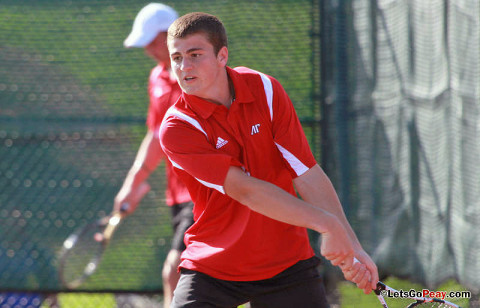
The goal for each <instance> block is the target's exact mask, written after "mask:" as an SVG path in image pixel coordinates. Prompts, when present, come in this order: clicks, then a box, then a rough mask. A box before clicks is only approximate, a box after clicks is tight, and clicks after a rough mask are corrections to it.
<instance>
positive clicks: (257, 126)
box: [251, 123, 260, 136]
mask: <svg viewBox="0 0 480 308" xmlns="http://www.w3.org/2000/svg"><path fill="white" fill-rule="evenodd" d="M259 132H260V123H258V124H255V125H252V133H251V135H252V136H253V135H255V134H258V133H259Z"/></svg>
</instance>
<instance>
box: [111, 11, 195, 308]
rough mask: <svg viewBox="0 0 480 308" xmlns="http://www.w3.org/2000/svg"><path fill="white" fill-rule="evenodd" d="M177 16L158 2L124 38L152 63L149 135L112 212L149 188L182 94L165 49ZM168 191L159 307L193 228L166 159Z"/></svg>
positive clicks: (184, 194)
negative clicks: (165, 123) (163, 133)
mask: <svg viewBox="0 0 480 308" xmlns="http://www.w3.org/2000/svg"><path fill="white" fill-rule="evenodd" d="M177 17H178V15H177V12H175V10H173V9H172V8H171V7H169V6H167V5H164V4H161V3H150V4H148V5H146V6H145V7H144V8H142V9H141V10H140V11H139V13H138V14H137V16H136V17H135V21H134V24H133V28H132V31H131V33H130V34H129V36H128V37H127V38H126V39H125V42H124V45H125V47H128V48H130V47H137V48H144V49H145V53H146V54H147V55H148V56H150V57H151V58H152V59H154V60H155V61H156V62H157V65H156V66H155V67H154V68H153V69H152V70H151V72H150V77H149V80H148V94H149V97H150V105H149V109H148V115H147V127H148V131H147V134H146V135H145V137H144V139H143V141H142V143H141V145H140V148H139V149H138V153H137V156H136V157H135V161H134V163H133V165H132V167H131V168H130V170H129V172H128V174H127V177H126V178H125V181H124V183H123V185H122V188H121V189H120V191H119V192H118V194H117V196H116V197H115V202H114V209H115V210H119V209H120V206H121V204H123V203H128V204H129V205H130V209H129V211H128V213H131V212H133V211H134V210H135V208H136V206H137V204H138V202H139V201H140V200H138V199H139V198H137V196H139V195H142V193H144V192H145V191H142V189H144V188H145V187H148V186H147V185H148V184H146V182H145V181H146V180H147V179H148V177H149V176H150V174H151V173H152V172H153V171H154V170H155V169H156V168H157V166H158V164H159V163H160V161H161V160H162V159H164V158H165V155H164V154H163V152H162V149H161V147H160V142H159V140H158V129H159V127H160V124H161V122H162V120H163V117H164V116H165V112H166V111H167V110H168V108H169V107H170V106H171V105H173V104H174V103H175V101H176V100H177V99H178V97H179V96H180V94H181V92H182V91H181V89H180V87H179V86H178V84H177V81H176V79H175V77H174V76H173V74H172V71H171V68H170V56H169V53H168V48H167V44H166V40H167V29H168V27H169V26H170V25H171V24H172V22H173V21H174V20H175V19H176V18H177ZM165 169H166V175H167V189H166V191H165V193H166V203H167V205H168V206H170V208H171V211H172V225H173V228H174V230H173V238H172V246H171V249H170V251H169V252H168V255H167V258H166V259H165V262H164V265H163V270H162V278H163V290H164V300H163V303H164V307H170V301H171V298H172V297H173V290H174V289H175V286H176V284H177V282H178V279H179V277H180V275H179V273H178V271H177V267H178V265H179V263H180V254H181V252H182V251H183V250H184V249H185V244H184V242H183V237H184V233H185V230H187V228H188V227H190V226H191V225H192V224H193V213H192V210H193V203H192V201H191V198H190V195H189V193H188V190H187V188H186V187H185V184H183V183H182V182H181V181H180V180H179V179H178V177H177V176H176V175H175V173H174V172H173V168H172V165H171V164H170V162H169V161H168V159H166V166H165Z"/></svg>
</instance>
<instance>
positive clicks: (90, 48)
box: [0, 0, 319, 291]
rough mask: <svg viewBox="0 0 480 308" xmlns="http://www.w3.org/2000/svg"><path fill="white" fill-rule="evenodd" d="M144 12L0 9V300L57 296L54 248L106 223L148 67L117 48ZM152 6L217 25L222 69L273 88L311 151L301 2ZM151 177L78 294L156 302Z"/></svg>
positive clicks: (132, 143) (156, 198)
mask: <svg viewBox="0 0 480 308" xmlns="http://www.w3.org/2000/svg"><path fill="white" fill-rule="evenodd" d="M147 3H148V2H144V1H132V0H122V1H113V0H112V1H108V0H107V1H98V0H78V1H77V0H76V1H63V0H62V1H58V0H47V1H44V0H42V1H37V0H31V1H26V0H20V1H18V0H11V1H8V0H7V1H1V2H0V291H1V290H43V291H46V290H53V291H58V290H61V289H62V287H61V285H60V284H59V281H58V279H57V278H56V277H57V271H58V253H59V251H60V248H61V246H62V243H63V241H64V240H65V238H66V237H67V236H68V235H69V234H70V233H71V232H72V231H73V230H75V229H76V228H78V227H79V226H81V225H82V224H84V223H86V222H90V221H92V220H95V219H97V218H99V217H102V216H105V215H107V214H108V213H109V212H110V210H111V208H112V204H113V198H114V196H115V195H116V193H117V192H118V190H119V189H120V186H121V184H122V181H123V179H124V177H125V175H126V172H127V171H128V169H129V167H130V166H131V164H132V162H133V159H134V156H135V153H136V150H137V149H138V146H139V144H140V142H141V140H142V138H143V136H144V134H145V132H146V129H145V124H144V122H145V116H146V112H147V107H148V97H147V78H148V73H149V71H150V69H151V68H152V67H153V66H154V64H155V63H154V62H153V61H152V60H151V59H149V58H148V57H147V56H145V54H144V52H143V50H142V49H125V48H124V47H123V40H124V39H125V38H126V36H127V35H128V33H129V32H130V30H131V26H132V23H133V19H134V17H135V15H136V14H137V12H138V11H139V10H140V9H141V8H142V7H143V6H145V5H146V4H147ZM164 3H165V4H169V5H171V6H172V7H174V8H175V9H176V10H177V11H178V12H179V14H185V13H188V12H190V11H204V12H208V13H212V14H215V15H217V16H219V17H220V18H221V19H222V21H223V22H224V23H225V26H226V28H227V32H228V35H229V51H230V60H229V61H230V66H238V65H243V66H249V67H251V68H253V69H256V70H259V71H263V72H265V73H267V74H270V75H272V76H274V77H276V78H277V79H279V80H280V81H281V82H282V83H283V85H284V87H285V88H286V90H287V91H288V92H289V94H290V96H291V98H292V100H293V101H294V102H295V105H296V107H297V111H298V113H299V116H300V117H302V119H304V120H305V122H306V123H307V125H306V126H305V129H306V131H307V133H308V135H309V138H310V140H311V141H312V147H313V148H314V149H315V148H316V140H317V138H316V137H317V131H318V127H315V126H313V125H311V124H314V123H315V119H316V118H318V110H319V104H318V102H317V103H314V94H315V91H316V90H315V89H316V87H314V80H315V81H317V82H318V77H317V76H318V69H316V70H315V69H314V67H313V66H312V58H313V54H314V52H317V51H314V49H318V45H315V46H313V44H312V41H313V39H312V31H311V29H312V25H313V23H314V22H313V18H314V17H315V18H316V21H315V22H316V23H318V12H319V11H318V9H316V10H312V3H311V2H310V1H241V2H238V1H234V0H232V1H221V2H219V1H209V0H203V1H198V0H196V1H188V0H187V1H185V0H182V1H164ZM312 12H315V13H312ZM317 34H318V33H317ZM317 54H318V53H317ZM317 58H318V57H317ZM163 174H164V170H163V166H162V167H160V168H159V169H158V170H157V171H156V172H155V174H154V175H153V176H152V178H151V179H150V183H151V184H152V186H153V190H152V191H151V192H150V193H148V195H147V196H146V198H145V199H144V201H143V202H142V204H141V205H140V208H139V209H138V210H137V211H136V212H135V213H134V214H133V215H132V216H131V217H129V218H128V219H126V220H125V221H124V222H123V223H122V225H121V226H120V228H119V230H118V231H117V233H116V234H115V237H114V239H113V240H112V243H111V246H110V247H109V248H108V251H107V253H106V255H105V258H104V260H103V263H102V264H101V266H100V269H99V271H98V272H97V273H95V275H94V276H92V277H91V279H90V280H89V281H88V282H87V283H85V284H84V285H83V286H82V287H81V288H80V290H91V291H105V290H117V291H122V290H129V291H152V290H157V291H158V290H160V289H161V267H162V263H163V260H164V258H165V255H166V253H167V251H168V249H169V247H170V235H171V227H170V212H169V209H168V208H167V207H166V206H164V201H163V200H164V187H165V183H164V176H163Z"/></svg>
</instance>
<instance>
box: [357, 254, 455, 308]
mask: <svg viewBox="0 0 480 308" xmlns="http://www.w3.org/2000/svg"><path fill="white" fill-rule="evenodd" d="M359 262H360V261H358V259H357V258H354V259H353V263H354V264H355V263H359ZM374 293H375V295H376V296H377V298H378V300H379V301H380V303H381V304H382V306H383V307H384V308H389V307H388V305H387V300H386V299H385V296H387V298H392V300H391V302H392V304H393V302H395V303H396V304H397V305H396V307H398V306H401V307H407V308H412V307H419V308H423V307H455V308H461V307H460V306H458V305H456V304H454V303H451V302H449V301H446V300H443V299H439V298H434V297H424V296H419V295H421V292H420V291H418V292H417V291H414V290H409V291H399V290H396V289H394V288H391V287H389V286H387V285H386V284H384V283H383V282H381V281H379V282H377V288H376V289H375V290H374ZM418 293H420V294H418ZM412 301H413V302H412Z"/></svg>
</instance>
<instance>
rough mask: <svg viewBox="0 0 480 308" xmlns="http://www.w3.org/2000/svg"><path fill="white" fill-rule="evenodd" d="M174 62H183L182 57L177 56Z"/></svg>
mask: <svg viewBox="0 0 480 308" xmlns="http://www.w3.org/2000/svg"><path fill="white" fill-rule="evenodd" d="M172 60H173V61H174V62H180V61H182V57H179V56H176V57H173V58H172Z"/></svg>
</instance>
